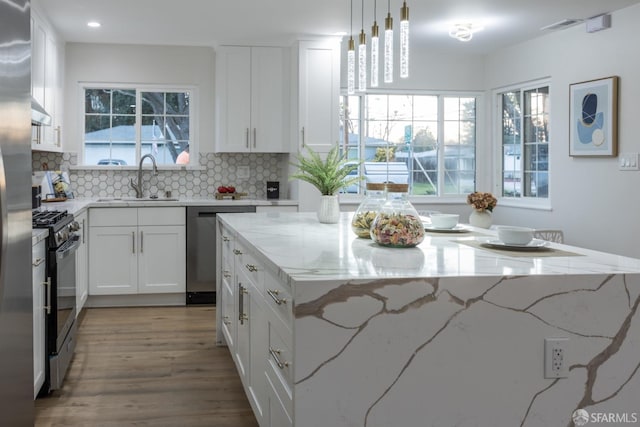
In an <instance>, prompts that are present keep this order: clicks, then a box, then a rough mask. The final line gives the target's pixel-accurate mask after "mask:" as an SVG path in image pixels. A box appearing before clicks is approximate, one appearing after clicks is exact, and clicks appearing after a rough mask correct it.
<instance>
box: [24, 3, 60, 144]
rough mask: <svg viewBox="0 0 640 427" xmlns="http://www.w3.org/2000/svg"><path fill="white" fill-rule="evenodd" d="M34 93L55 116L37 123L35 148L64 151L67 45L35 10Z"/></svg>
mask: <svg viewBox="0 0 640 427" xmlns="http://www.w3.org/2000/svg"><path fill="white" fill-rule="evenodd" d="M31 43H32V44H31V95H32V96H33V97H34V98H35V100H36V101H38V102H39V103H40V105H41V106H42V107H44V109H45V110H46V111H47V113H49V115H50V116H51V125H48V126H33V127H32V140H31V148H32V149H33V150H40V151H58V152H60V151H62V140H61V138H62V135H61V131H62V100H63V91H62V88H63V85H62V77H63V74H64V73H63V70H62V67H63V64H64V48H63V46H64V44H63V43H62V42H61V41H60V40H59V39H58V37H57V35H56V33H55V31H54V30H53V28H52V27H51V26H50V25H49V23H48V22H47V21H46V20H45V19H44V18H43V17H42V16H41V15H40V14H39V13H38V11H37V10H35V9H32V10H31Z"/></svg>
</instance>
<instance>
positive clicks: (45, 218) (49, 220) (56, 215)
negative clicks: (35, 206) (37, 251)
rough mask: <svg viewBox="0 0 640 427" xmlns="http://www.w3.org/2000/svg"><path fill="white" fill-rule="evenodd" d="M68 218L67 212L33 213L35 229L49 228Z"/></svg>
mask: <svg viewBox="0 0 640 427" xmlns="http://www.w3.org/2000/svg"><path fill="white" fill-rule="evenodd" d="M66 216H67V211H41V212H34V213H33V219H32V222H33V226H34V227H48V226H51V225H54V224H55V223H57V222H58V221H60V220H62V219H63V218H64V217H66Z"/></svg>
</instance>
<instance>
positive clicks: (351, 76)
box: [347, 37, 356, 95]
mask: <svg viewBox="0 0 640 427" xmlns="http://www.w3.org/2000/svg"><path fill="white" fill-rule="evenodd" d="M347 93H348V94H349V95H353V94H354V93H356V48H355V43H354V41H353V37H351V38H350V39H349V50H348V51H347Z"/></svg>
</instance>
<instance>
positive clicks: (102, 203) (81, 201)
mask: <svg viewBox="0 0 640 427" xmlns="http://www.w3.org/2000/svg"><path fill="white" fill-rule="evenodd" d="M297 205H298V202H297V201H295V200H285V199H274V200H267V199H238V200H231V199H223V200H217V199H215V198H186V197H179V198H177V200H164V199H163V198H160V199H158V200H145V199H141V200H135V199H133V198H132V197H126V198H114V197H94V198H78V199H68V200H66V201H64V202H48V203H42V206H41V207H40V209H42V210H53V209H57V210H67V211H69V213H72V214H74V215H75V214H78V213H80V212H82V211H83V210H85V209H87V208H114V207H116V208H123V207H153V206H157V207H160V206H164V207H166V206H297Z"/></svg>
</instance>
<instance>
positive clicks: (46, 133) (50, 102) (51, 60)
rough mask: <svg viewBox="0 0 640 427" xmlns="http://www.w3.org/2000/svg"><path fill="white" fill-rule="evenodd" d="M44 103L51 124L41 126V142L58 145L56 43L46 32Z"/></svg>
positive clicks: (52, 145) (47, 144)
mask: <svg viewBox="0 0 640 427" xmlns="http://www.w3.org/2000/svg"><path fill="white" fill-rule="evenodd" d="M44 65H45V69H44V104H43V107H44V109H45V110H46V112H47V113H49V115H51V125H50V126H44V127H43V128H42V144H44V145H46V146H51V147H58V146H59V145H60V139H59V137H58V131H59V127H58V123H57V113H58V112H57V111H56V97H57V96H58V45H57V43H56V40H55V39H54V38H53V37H52V36H51V34H47V35H46V38H45V50H44Z"/></svg>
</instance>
